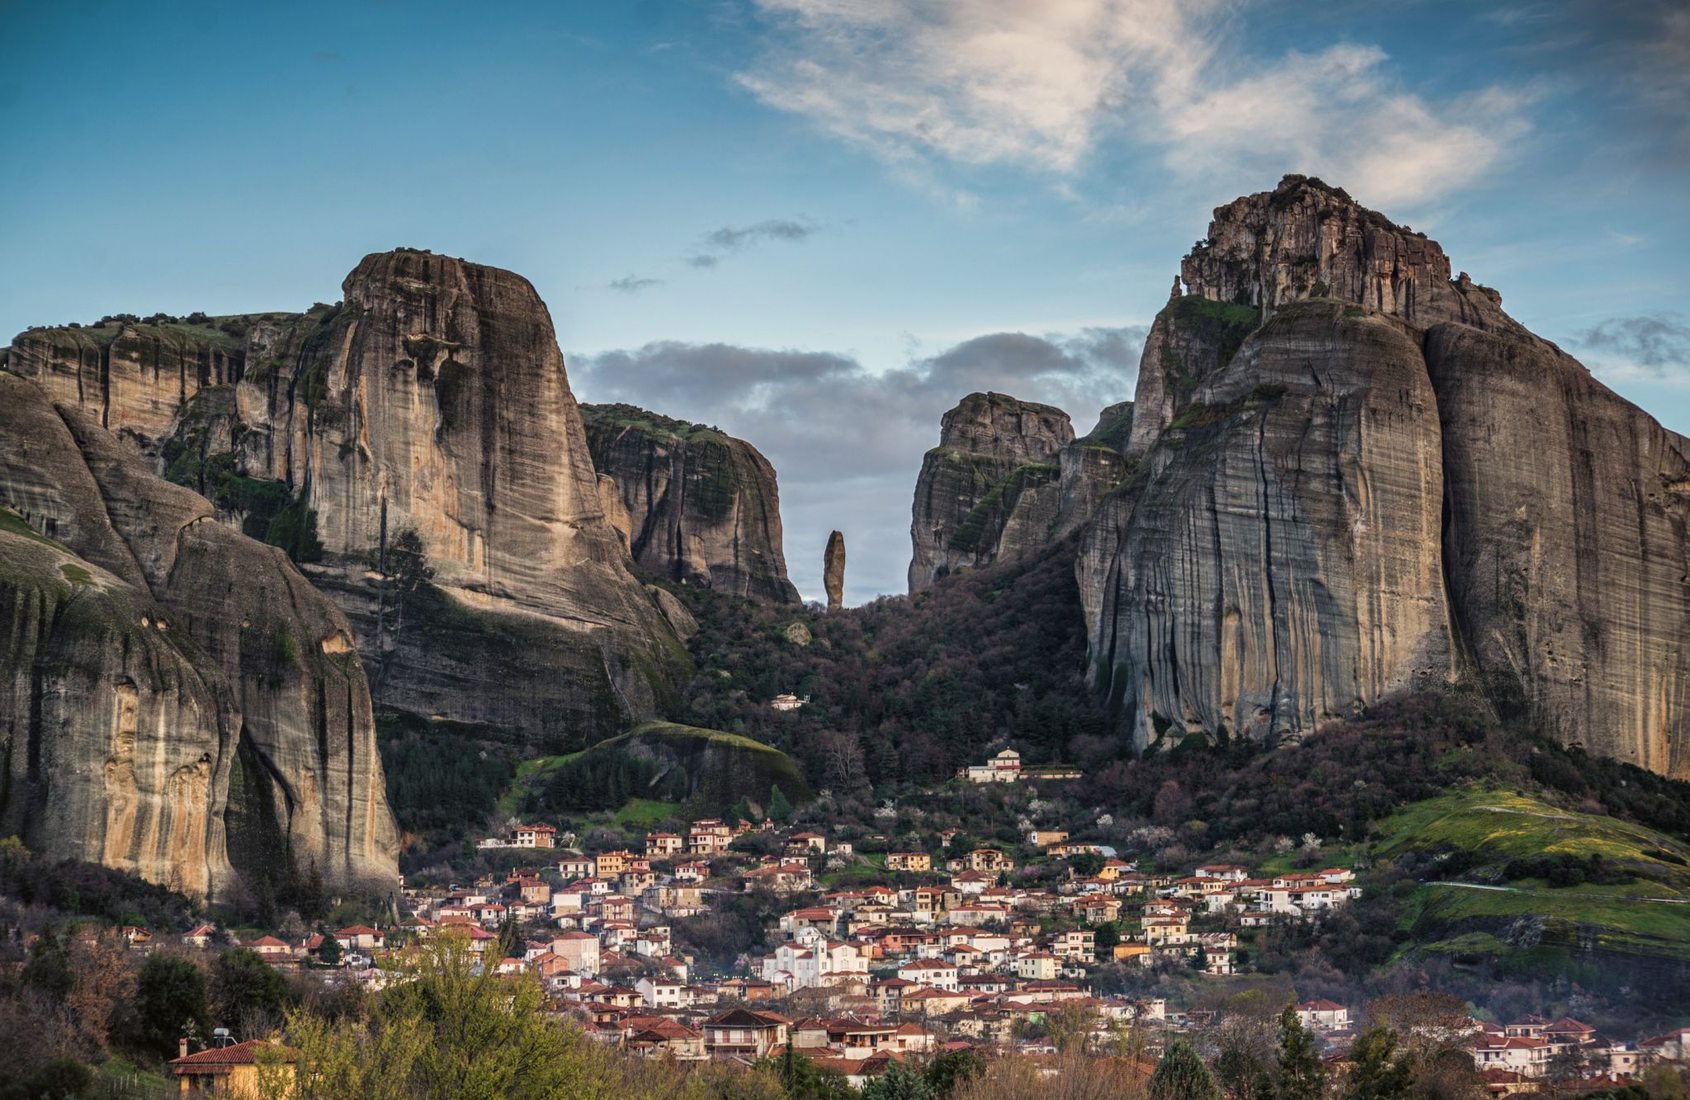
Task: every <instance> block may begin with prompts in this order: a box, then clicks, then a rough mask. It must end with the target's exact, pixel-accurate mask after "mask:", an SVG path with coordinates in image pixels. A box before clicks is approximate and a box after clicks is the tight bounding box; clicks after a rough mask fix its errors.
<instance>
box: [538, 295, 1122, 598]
mask: <svg viewBox="0 0 1690 1100" xmlns="http://www.w3.org/2000/svg"><path fill="white" fill-rule="evenodd" d="M1145 331H1146V330H1145V328H1144V327H1143V326H1126V327H1120V328H1086V329H1080V330H1077V331H1072V332H1058V333H1044V334H1039V335H1034V334H1029V333H1023V332H996V333H988V334H985V335H982V336H977V337H974V338H973V339H970V340H965V341H963V342H961V343H959V344H956V345H955V346H953V347H950V348H948V349H946V350H944V351H942V352H940V353H939V354H937V355H931V356H918V357H914V358H912V359H910V361H909V362H908V363H906V364H905V365H904V366H903V367H901V368H899V369H896V370H891V371H886V372H883V373H879V374H876V373H872V372H870V371H869V370H868V369H867V368H865V367H864V366H863V365H862V364H861V363H860V362H858V361H857V360H856V359H855V358H853V357H851V356H848V355H841V354H837V353H834V352H819V351H790V350H779V349H770V348H747V347H738V346H734V345H729V344H691V343H681V342H675V341H663V342H658V343H652V344H646V345H645V346H643V347H639V348H632V349H625V350H617V351H607V352H602V353H600V354H597V355H576V356H571V357H570V378H571V384H572V386H573V387H574V389H575V391H576V393H577V395H578V396H580V397H581V399H582V400H584V401H625V402H628V403H631V404H635V405H641V406H644V407H646V408H651V409H654V410H656V411H658V412H663V413H669V414H671V415H679V416H684V417H686V418H687V419H689V420H698V421H703V422H705V423H710V424H718V425H720V426H721V427H722V428H723V429H724V430H725V431H728V432H731V433H733V434H734V435H737V436H739V437H741V438H743V439H746V440H749V441H750V442H751V443H752V444H753V445H755V446H756V447H757V448H758V449H760V450H761V451H763V453H764V454H766V455H767V456H768V457H769V460H770V461H771V462H773V463H774V466H775V469H776V470H777V471H778V473H779V476H780V490H781V503H782V512H783V516H784V524H785V528H786V533H787V558H788V562H789V564H790V567H791V570H792V573H793V579H794V580H795V581H796V582H797V583H798V585H799V586H800V588H801V589H803V590H804V591H805V592H807V593H810V594H816V593H818V592H819V591H820V583H819V582H820V569H819V566H820V562H821V551H822V544H823V540H825V539H826V537H827V533H828V532H829V531H830V530H832V529H833V528H836V527H838V528H841V529H843V530H845V532H846V535H847V537H848V538H849V539H850V543H851V562H852V568H851V571H850V575H849V576H848V578H847V584H848V587H849V590H850V592H851V594H852V596H851V598H852V599H853V600H862V599H867V598H869V597H871V596H873V595H875V594H878V593H882V592H901V591H903V588H904V571H905V568H906V567H907V566H908V564H909V554H910V545H909V519H910V513H909V509H910V501H911V499H912V495H913V493H914V490H915V477H916V473H917V471H918V470H919V469H920V468H921V456H922V454H923V453H924V452H925V451H926V450H927V449H928V448H929V447H931V446H933V445H934V444H935V443H937V442H938V437H939V418H940V417H941V416H942V415H943V414H944V412H945V411H946V410H947V409H949V408H951V407H952V406H954V405H955V404H956V403H957V402H958V401H959V400H960V399H961V398H962V397H963V396H965V395H967V394H969V393H972V392H975V391H980V390H995V391H997V392H1000V393H1009V394H1014V395H1015V396H1017V397H1021V398H1024V399H1026V400H1029V401H1041V402H1045V403H1047V404H1052V405H1056V406H1057V407H1059V408H1061V409H1064V410H1065V411H1067V412H1068V413H1069V414H1070V415H1071V416H1073V418H1074V421H1075V431H1076V433H1077V434H1083V433H1085V432H1086V431H1088V430H1090V428H1091V427H1092V424H1093V423H1094V422H1095V420H1096V417H1097V413H1098V411H1099V410H1100V409H1101V408H1102V407H1103V406H1105V405H1109V404H1113V403H1115V402H1117V401H1122V400H1125V399H1127V398H1129V397H1131V396H1132V392H1133V384H1134V380H1135V378H1136V374H1137V363H1138V356H1139V351H1140V349H1141V347H1142V345H1143V341H1144V334H1145Z"/></svg>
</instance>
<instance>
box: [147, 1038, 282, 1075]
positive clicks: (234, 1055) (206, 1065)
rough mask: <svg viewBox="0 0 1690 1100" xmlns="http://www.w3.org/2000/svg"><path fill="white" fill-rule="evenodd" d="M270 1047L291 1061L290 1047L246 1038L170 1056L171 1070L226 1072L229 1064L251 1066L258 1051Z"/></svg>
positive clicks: (184, 1073)
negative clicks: (193, 1052)
mask: <svg viewBox="0 0 1690 1100" xmlns="http://www.w3.org/2000/svg"><path fill="white" fill-rule="evenodd" d="M266 1049H272V1050H277V1051H279V1052H280V1053H281V1057H282V1059H283V1060H284V1061H289V1062H291V1061H293V1060H294V1057H295V1051H294V1049H293V1048H292V1047H285V1046H279V1045H277V1044H273V1043H270V1042H267V1041H265V1040H263V1039H248V1040H247V1041H246V1042H244V1043H236V1044H234V1045H233V1046H227V1047H214V1048H212V1049H211V1050H202V1051H200V1052H199V1053H198V1054H190V1055H188V1056H187V1057H186V1058H172V1059H171V1060H170V1066H171V1072H173V1073H175V1074H176V1075H177V1076H183V1075H186V1074H193V1073H218V1072H227V1071H228V1067H230V1066H251V1065H256V1064H257V1063H258V1052H259V1051H261V1050H266Z"/></svg>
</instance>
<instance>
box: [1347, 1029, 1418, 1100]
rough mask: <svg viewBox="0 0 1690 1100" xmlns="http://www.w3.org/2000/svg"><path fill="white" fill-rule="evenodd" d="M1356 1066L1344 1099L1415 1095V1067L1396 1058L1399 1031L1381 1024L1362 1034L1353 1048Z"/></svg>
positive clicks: (1379, 1099) (1388, 1099)
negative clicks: (1412, 1088)
mask: <svg viewBox="0 0 1690 1100" xmlns="http://www.w3.org/2000/svg"><path fill="white" fill-rule="evenodd" d="M1350 1060H1351V1062H1353V1063H1354V1068H1352V1069H1351V1070H1350V1078H1349V1082H1348V1084H1347V1086H1346V1087H1345V1089H1344V1098H1345V1100H1407V1098H1408V1097H1409V1096H1410V1095H1412V1092H1411V1086H1412V1079H1413V1069H1412V1067H1411V1066H1410V1065H1409V1062H1408V1059H1407V1058H1406V1057H1397V1033H1396V1032H1394V1031H1392V1030H1391V1029H1390V1028H1387V1027H1384V1026H1382V1025H1380V1026H1375V1027H1371V1028H1368V1029H1367V1030H1366V1031H1364V1032H1362V1033H1361V1037H1360V1038H1358V1039H1357V1040H1356V1044H1355V1046H1354V1047H1352V1048H1351V1050H1350Z"/></svg>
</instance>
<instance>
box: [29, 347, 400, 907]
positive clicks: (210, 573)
mask: <svg viewBox="0 0 1690 1100" xmlns="http://www.w3.org/2000/svg"><path fill="white" fill-rule="evenodd" d="M0 437H3V438H5V439H6V440H7V446H6V447H5V448H4V449H0V504H3V505H4V506H5V508H6V509H9V511H0V617H3V622H4V630H3V631H0V746H3V747H0V759H4V761H5V768H6V774H5V776H4V777H3V779H0V831H4V832H16V833H19V834H20V835H21V836H22V837H23V838H24V841H25V843H26V844H28V845H29V846H30V847H32V848H34V849H36V850H39V851H42V852H45V853H47V854H49V855H51V856H55V857H60V858H75V859H85V860H90V861H93V862H97V863H104V864H106V865H108V866H111V867H115V868H118V869H121V870H125V871H130V872H133V873H135V874H138V875H140V876H142V877H144V878H147V879H149V880H151V881H155V882H160V883H164V884H166V885H169V886H171V887H173V888H175V889H179V890H182V891H184V892H187V893H190V894H194V895H198V896H216V895H218V894H220V893H222V892H224V891H225V890H227V889H229V888H230V887H231V885H232V884H233V883H234V882H235V881H236V880H237V879H239V880H241V881H243V882H244V884H245V886H246V887H247V888H248V889H251V890H254V891H261V890H269V891H274V892H276V893H278V894H284V895H285V893H286V891H287V890H288V889H290V888H297V887H298V886H299V885H300V883H301V881H302V880H304V879H307V878H311V877H315V876H321V878H322V880H323V882H324V883H325V884H327V885H329V886H330V887H332V888H336V889H348V890H360V891H369V892H386V891H388V890H391V889H392V888H393V887H394V886H396V885H397V868H396V865H395V859H396V855H397V841H396V836H395V830H394V825H393V820H392V817H391V815H390V814H389V812H388V808H387V800H386V795H385V791H384V785H383V778H382V768H381V761H380V759H379V757H378V755H377V752H376V743H375V727H374V721H373V718H372V714H371V706H370V695H369V690H368V687H367V685H366V682H365V678H364V674H363V671H362V669H361V668H360V667H359V664H358V660H357V656H356V654H355V653H354V652H353V641H352V635H351V631H350V629H349V627H348V625H347V621H346V618H345V617H344V616H343V615H342V614H341V613H340V612H339V611H337V610H336V609H335V607H334V605H333V604H331V603H330V602H329V601H328V600H327V599H325V598H323V596H321V595H320V594H319V593H318V592H317V591H316V590H314V589H313V588H312V587H311V585H310V584H309V583H308V582H307V581H306V580H305V578H304V577H302V576H301V575H300V574H299V572H298V571H297V570H296V569H295V568H294V567H293V566H292V565H291V564H290V563H289V562H288V560H287V558H286V557H285V555H283V554H282V553H281V551H279V550H277V549H276V548H274V547H267V546H264V545H261V544H259V543H256V542H254V541H253V540H251V539H248V538H246V537H244V536H242V535H240V534H238V533H236V532H234V531H232V530H230V529H229V528H227V527H225V526H223V525H221V524H218V523H216V522H215V521H214V520H213V515H212V513H213V509H212V506H211V505H210V504H209V503H208V502H207V501H206V500H205V499H204V498H202V497H200V496H198V495H196V494H194V493H192V492H189V491H188V490H186V489H183V488H179V487H177V486H174V485H170V484H168V483H166V482H164V481H162V480H160V479H159V478H157V477H155V476H154V475H153V474H152V473H150V472H149V471H148V470H147V469H146V468H145V465H144V463H143V462H142V460H141V459H139V458H138V457H137V456H136V455H135V453H134V451H133V450H132V449H131V448H130V447H128V446H126V445H125V444H123V443H121V442H119V440H117V439H116V438H115V437H114V436H113V435H111V434H110V433H108V432H107V431H106V430H105V429H104V428H102V427H101V426H100V425H99V423H98V422H97V420H96V418H95V417H94V416H93V415H91V414H90V412H88V411H85V410H83V409H81V408H78V407H75V406H72V405H61V406H59V407H56V408H55V406H54V405H53V404H52V403H51V402H50V401H49V400H48V398H47V395H46V394H45V393H44V392H43V390H42V389H41V388H40V387H38V386H36V385H34V384H32V383H30V382H28V381H25V380H23V379H21V378H18V377H16V376H13V375H7V374H0Z"/></svg>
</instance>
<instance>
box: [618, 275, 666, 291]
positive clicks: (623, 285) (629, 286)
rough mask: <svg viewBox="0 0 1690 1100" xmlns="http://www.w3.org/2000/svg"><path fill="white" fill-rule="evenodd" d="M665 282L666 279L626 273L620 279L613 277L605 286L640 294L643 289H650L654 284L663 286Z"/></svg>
mask: <svg viewBox="0 0 1690 1100" xmlns="http://www.w3.org/2000/svg"><path fill="white" fill-rule="evenodd" d="M664 282H665V280H663V279H652V278H644V277H641V276H638V275H624V276H622V277H621V278H620V279H612V280H611V281H610V282H608V283H606V284H605V287H606V288H607V289H610V290H615V291H620V292H621V293H623V294H638V293H639V292H640V291H642V290H650V289H651V288H652V287H654V286H662V285H663V284H664Z"/></svg>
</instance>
